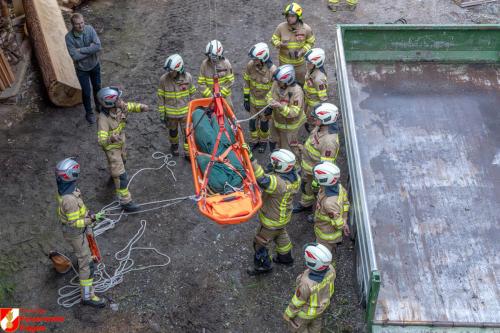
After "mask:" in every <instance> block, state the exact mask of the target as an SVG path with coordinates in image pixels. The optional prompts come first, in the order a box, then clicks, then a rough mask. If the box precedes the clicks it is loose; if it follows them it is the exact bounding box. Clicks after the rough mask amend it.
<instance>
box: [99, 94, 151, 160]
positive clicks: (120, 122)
mask: <svg viewBox="0 0 500 333" xmlns="http://www.w3.org/2000/svg"><path fill="white" fill-rule="evenodd" d="M123 105H124V106H125V107H124V108H123V109H122V108H117V109H116V112H115V111H112V110H110V111H109V113H105V112H101V113H100V114H99V117H98V118H97V140H98V142H99V144H100V145H101V147H102V149H104V150H106V151H107V150H111V149H121V147H122V146H123V145H124V144H125V131H124V130H125V125H126V123H127V116H128V113H129V112H141V111H142V110H143V109H144V107H145V105H144V104H140V103H133V102H128V103H124V104H123ZM113 134H116V135H118V136H119V140H118V141H117V142H111V136H113Z"/></svg>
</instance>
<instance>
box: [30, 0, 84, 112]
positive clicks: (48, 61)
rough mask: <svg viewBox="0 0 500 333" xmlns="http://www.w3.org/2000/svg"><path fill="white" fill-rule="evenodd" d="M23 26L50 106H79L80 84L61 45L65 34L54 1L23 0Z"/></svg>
mask: <svg viewBox="0 0 500 333" xmlns="http://www.w3.org/2000/svg"><path fill="white" fill-rule="evenodd" d="M23 5H24V10H25V13H26V23H27V26H28V29H29V32H30V36H31V38H32V41H33V44H34V46H35V47H34V49H35V54H36V56H37V59H38V63H39V64H40V68H41V71H42V75H43V81H44V84H45V87H46V88H47V91H48V95H49V98H50V100H51V101H52V103H54V104H55V105H58V106H64V107H69V106H75V105H77V104H79V103H81V101H82V100H81V90H80V84H79V82H78V79H77V77H76V72H75V68H74V65H73V60H72V59H71V57H70V56H69V54H68V51H67V49H66V43H65V35H66V33H67V29H66V25H65V23H64V20H63V17H62V14H61V10H60V9H59V5H58V3H57V0H37V1H32V0H23Z"/></svg>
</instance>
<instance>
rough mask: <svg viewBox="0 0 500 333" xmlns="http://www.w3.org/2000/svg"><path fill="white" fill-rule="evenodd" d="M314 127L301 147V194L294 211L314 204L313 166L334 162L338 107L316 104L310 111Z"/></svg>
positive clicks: (337, 139) (336, 149)
mask: <svg viewBox="0 0 500 333" xmlns="http://www.w3.org/2000/svg"><path fill="white" fill-rule="evenodd" d="M312 117H313V119H314V121H315V123H314V125H315V127H314V129H313V130H312V132H311V134H310V135H309V137H308V138H307V140H306V142H305V144H304V147H303V149H302V161H301V167H302V186H301V190H302V195H301V197H300V202H299V204H298V205H296V206H295V207H294V208H293V212H294V213H299V212H302V211H310V210H312V207H313V205H314V200H315V199H316V198H315V195H314V190H313V186H312V185H313V180H314V177H313V167H314V166H315V165H316V164H318V163H320V162H322V161H328V162H331V163H335V161H336V159H337V155H338V153H339V146H340V144H339V128H338V125H337V119H338V117H339V110H338V108H337V107H336V106H335V105H333V104H330V103H321V104H318V105H316V107H315V108H314V110H313V112H312Z"/></svg>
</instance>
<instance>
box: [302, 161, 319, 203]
mask: <svg viewBox="0 0 500 333" xmlns="http://www.w3.org/2000/svg"><path fill="white" fill-rule="evenodd" d="M312 182H313V175H312V173H309V172H304V170H302V183H301V195H300V204H301V205H302V206H303V207H311V206H312V205H313V204H314V200H315V199H316V196H315V195H314V192H313V189H312Z"/></svg>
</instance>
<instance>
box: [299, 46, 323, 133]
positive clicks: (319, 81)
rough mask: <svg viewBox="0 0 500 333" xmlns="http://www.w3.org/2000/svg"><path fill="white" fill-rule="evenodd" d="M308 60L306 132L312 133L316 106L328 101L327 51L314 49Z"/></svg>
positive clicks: (308, 52) (307, 57) (307, 56)
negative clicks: (313, 113)
mask: <svg viewBox="0 0 500 333" xmlns="http://www.w3.org/2000/svg"><path fill="white" fill-rule="evenodd" d="M304 58H305V59H306V68H307V72H306V81H305V83H304V101H305V114H306V118H307V123H306V125H305V126H306V130H307V131H308V132H310V131H311V130H312V127H313V126H314V118H313V117H311V112H312V110H313V109H314V107H315V106H316V105H318V104H319V103H321V102H325V101H326V100H327V99H328V80H327V77H326V71H325V69H324V68H323V65H324V64H325V51H323V49H320V48H314V49H311V50H309V51H307V53H306V55H305V56H304Z"/></svg>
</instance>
